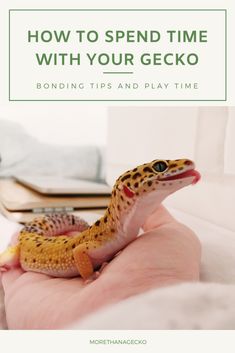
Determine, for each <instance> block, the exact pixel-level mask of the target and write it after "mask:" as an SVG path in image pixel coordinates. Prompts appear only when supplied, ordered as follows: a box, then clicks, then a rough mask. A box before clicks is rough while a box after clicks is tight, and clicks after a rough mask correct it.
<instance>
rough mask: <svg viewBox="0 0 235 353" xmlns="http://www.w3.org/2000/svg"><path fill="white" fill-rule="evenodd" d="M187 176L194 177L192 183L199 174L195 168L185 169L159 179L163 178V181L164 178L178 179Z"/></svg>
mask: <svg viewBox="0 0 235 353" xmlns="http://www.w3.org/2000/svg"><path fill="white" fill-rule="evenodd" d="M189 177H194V180H193V182H192V184H196V183H197V182H198V181H199V180H200V179H201V175H200V173H199V172H198V171H197V170H195V169H190V170H187V171H186V172H183V173H180V174H176V175H172V176H170V177H166V178H162V179H160V180H164V181H165V180H178V179H184V178H189Z"/></svg>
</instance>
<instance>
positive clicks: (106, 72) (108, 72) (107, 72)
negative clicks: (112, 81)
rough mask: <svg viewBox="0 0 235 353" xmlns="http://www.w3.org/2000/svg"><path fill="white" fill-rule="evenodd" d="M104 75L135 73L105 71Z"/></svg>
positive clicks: (130, 72) (128, 72) (129, 72)
mask: <svg viewBox="0 0 235 353" xmlns="http://www.w3.org/2000/svg"><path fill="white" fill-rule="evenodd" d="M103 74H120V75H122V74H133V71H104V72H103Z"/></svg>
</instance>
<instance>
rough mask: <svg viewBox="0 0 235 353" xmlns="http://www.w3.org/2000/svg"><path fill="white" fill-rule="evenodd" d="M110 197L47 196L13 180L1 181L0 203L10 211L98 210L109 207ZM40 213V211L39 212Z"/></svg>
mask: <svg viewBox="0 0 235 353" xmlns="http://www.w3.org/2000/svg"><path fill="white" fill-rule="evenodd" d="M109 200H110V197H109V196H45V195H41V194H39V193H37V192H36V191H33V190H31V189H28V188H27V187H25V186H23V185H21V184H19V183H17V182H16V181H14V180H13V179H1V180H0V202H1V203H2V206H3V207H4V208H5V209H6V210H8V211H17V212H18V213H19V212H21V211H31V210H33V209H40V208H43V209H44V211H45V212H50V210H47V209H50V208H65V207H67V208H73V209H75V210H78V209H90V208H92V209H96V208H106V207H107V206H108V203H109ZM39 211H40V210H39Z"/></svg>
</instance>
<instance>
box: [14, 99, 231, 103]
mask: <svg viewBox="0 0 235 353" xmlns="http://www.w3.org/2000/svg"><path fill="white" fill-rule="evenodd" d="M9 101H10V102H226V101H227V99H9Z"/></svg>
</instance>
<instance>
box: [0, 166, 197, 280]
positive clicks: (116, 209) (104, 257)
mask: <svg viewBox="0 0 235 353" xmlns="http://www.w3.org/2000/svg"><path fill="white" fill-rule="evenodd" d="M194 168H195V166H194V163H193V162H192V161H190V160H188V159H178V160H154V161H152V162H150V163H146V164H143V165H140V166H138V167H136V168H134V169H133V170H129V171H127V172H126V173H124V174H122V175H121V176H120V177H119V178H118V179H117V181H116V183H115V185H114V187H113V190H112V195H111V200H110V204H109V206H108V208H107V210H106V212H105V214H104V216H103V217H101V218H100V219H99V220H97V221H96V222H95V223H94V224H93V225H92V226H90V227H89V226H88V224H87V223H86V222H85V221H84V220H82V219H80V218H79V217H75V216H74V215H68V214H53V215H47V216H45V217H41V218H36V219H35V220H34V221H33V222H30V223H28V224H27V225H26V226H25V227H24V228H23V229H22V231H21V232H20V235H19V244H18V245H17V246H16V247H14V248H13V247H10V248H8V249H7V250H6V252H5V253H3V254H2V255H0V267H1V266H2V268H3V267H4V265H5V264H6V263H7V264H8V267H10V266H9V263H10V262H11V261H10V260H11V259H13V255H14V260H15V259H16V258H18V259H19V264H20V266H21V267H22V268H23V269H24V270H25V271H34V272H40V273H45V274H48V275H50V276H55V277H73V276H78V275H80V276H82V277H83V278H84V279H87V278H90V277H91V276H92V275H93V274H94V271H95V270H96V269H97V268H99V267H100V266H101V265H102V264H103V263H105V262H106V261H109V260H110V259H112V258H113V257H114V256H115V254H117V253H118V252H119V251H120V250H121V249H123V248H124V247H125V246H126V245H127V244H128V243H130V242H131V241H133V240H134V239H135V238H136V236H137V234H138V231H139V229H140V227H141V226H142V225H143V223H144V222H145V220H146V218H147V216H148V215H149V214H150V213H151V212H153V211H154V210H155V209H156V208H157V207H159V205H160V203H161V202H162V200H163V199H165V198H166V197H167V196H168V195H169V194H171V193H173V192H175V191H177V190H179V189H181V188H182V187H185V186H187V185H190V184H192V183H195V182H197V181H198V180H199V178H200V175H199V173H198V172H196V171H195V169H194ZM69 232H77V233H76V234H75V235H74V233H72V235H69V234H68V233H69ZM6 259H7V260H8V261H6ZM15 264H16V261H14V265H15Z"/></svg>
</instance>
